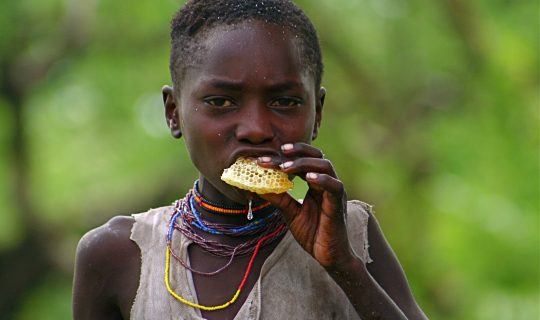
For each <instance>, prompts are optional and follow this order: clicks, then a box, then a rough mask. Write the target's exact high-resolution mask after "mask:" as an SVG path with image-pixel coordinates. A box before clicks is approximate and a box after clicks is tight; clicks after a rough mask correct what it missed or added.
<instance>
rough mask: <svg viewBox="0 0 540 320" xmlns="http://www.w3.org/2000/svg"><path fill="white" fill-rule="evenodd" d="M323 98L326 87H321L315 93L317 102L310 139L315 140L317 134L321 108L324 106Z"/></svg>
mask: <svg viewBox="0 0 540 320" xmlns="http://www.w3.org/2000/svg"><path fill="white" fill-rule="evenodd" d="M324 98H326V89H325V88H324V87H321V88H320V89H319V94H318V95H317V102H316V103H315V123H314V125H313V134H312V135H311V140H315V139H316V138H317V135H319V128H320V127H321V120H322V109H323V106H324Z"/></svg>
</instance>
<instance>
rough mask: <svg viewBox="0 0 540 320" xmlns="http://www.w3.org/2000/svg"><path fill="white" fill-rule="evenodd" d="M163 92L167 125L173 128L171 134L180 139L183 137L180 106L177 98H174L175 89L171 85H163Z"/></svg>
mask: <svg viewBox="0 0 540 320" xmlns="http://www.w3.org/2000/svg"><path fill="white" fill-rule="evenodd" d="M161 93H162V95H163V105H164V106H165V119H166V120H167V126H168V127H169V129H170V130H171V135H172V136H173V137H174V138H176V139H179V138H180V137H182V130H181V128H180V117H179V114H180V110H178V108H179V106H177V105H176V100H175V99H174V89H173V88H172V87H170V86H163V88H162V89H161Z"/></svg>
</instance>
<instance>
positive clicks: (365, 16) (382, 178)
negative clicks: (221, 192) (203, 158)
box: [0, 0, 540, 320]
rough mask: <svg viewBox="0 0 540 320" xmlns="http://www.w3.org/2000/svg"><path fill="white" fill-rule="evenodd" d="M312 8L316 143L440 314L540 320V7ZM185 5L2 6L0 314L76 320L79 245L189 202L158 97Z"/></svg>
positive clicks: (425, 302)
mask: <svg viewBox="0 0 540 320" xmlns="http://www.w3.org/2000/svg"><path fill="white" fill-rule="evenodd" d="M298 3H299V4H300V6H301V7H303V8H304V9H305V10H306V12H307V13H308V15H309V16H310V17H311V18H312V19H313V21H314V23H315V25H316V26H317V28H318V31H319V35H320V39H321V43H322V46H323V53H324V59H325V64H326V70H325V77H324V81H323V83H324V86H325V87H326V88H327V90H328V97H327V101H326V106H325V110H324V111H325V114H324V118H323V128H322V132H321V135H320V137H319V139H318V140H317V141H316V145H318V146H320V147H321V148H323V150H324V151H325V154H326V156H327V157H328V158H330V159H332V160H333V162H334V164H335V166H336V168H337V170H338V173H339V174H340V177H341V178H342V179H343V181H344V182H345V184H346V186H347V191H348V194H349V197H350V198H359V199H363V200H364V201H367V202H370V203H373V204H374V205H375V206H376V210H377V217H378V219H379V220H380V223H381V225H382V227H383V229H384V231H385V234H386V236H387V238H388V240H389V241H390V243H391V244H392V246H393V248H394V249H395V251H396V253H397V254H398V256H399V257H400V260H401V262H402V264H403V266H404V268H405V270H406V272H407V275H408V277H409V281H410V283H411V286H412V288H413V291H414V293H415V296H416V297H417V299H418V301H419V303H420V305H421V306H422V307H423V308H424V310H425V311H426V313H427V314H428V315H429V316H430V318H433V319H538V318H539V314H538V313H539V306H538V301H539V297H540V296H539V287H538V286H539V269H540V268H539V250H538V249H539V221H538V220H539V218H538V213H539V194H540V192H539V167H538V165H539V159H538V155H539V150H538V147H539V132H538V123H539V122H538V120H539V116H538V101H539V100H538V98H539V97H538V84H539V83H538V79H539V74H538V72H539V64H538V54H539V51H538V39H539V37H538V36H539V35H538V30H539V29H538V21H537V18H538V12H539V11H538V3H537V2H535V1H532V0H527V1H518V2H510V1H507V0H496V1H487V0H479V1H470V2H469V1H466V0H439V1H427V0H364V1H360V0H331V1H330V0H318V1H308V0H303V1H298ZM178 7H179V3H178V2H177V1H172V0H154V1H137V2H136V3H126V2H120V1H97V0H70V1H66V0H41V1H37V2H36V1H30V0H20V1H1V2H0V12H2V13H1V14H0V68H1V69H0V72H1V73H0V154H1V155H2V157H1V158H0V176H1V177H2V179H0V205H1V207H2V208H3V210H2V213H1V214H0V272H1V273H0V280H1V283H2V284H3V285H2V287H3V289H0V313H1V314H2V316H0V318H6V319H21V320H22V319H33V318H39V319H69V318H70V317H71V315H70V314H71V311H70V299H71V297H70V294H71V289H70V286H71V276H72V272H73V258H74V252H75V247H76V244H77V241H78V239H79V238H80V237H81V235H82V234H83V233H84V232H86V231H87V230H89V229H90V228H93V227H95V226H97V225H99V224H102V223H103V222H105V221H106V220H107V219H108V218H110V217H111V216H113V215H116V214H119V213H125V214H129V213H132V212H139V211H144V210H146V209H147V208H149V207H156V206H161V205H164V204H168V203H170V202H172V201H173V200H174V199H176V198H178V197H180V196H181V195H183V194H184V193H185V192H186V190H187V189H188V188H189V187H191V184H192V182H193V179H194V178H195V177H196V172H195V171H194V169H193V168H192V166H191V163H190V161H189V157H188V155H187V153H186V151H185V149H184V147H183V144H182V142H181V141H177V140H173V139H171V138H170V137H169V134H168V132H167V130H166V125H165V120H164V117H163V111H162V106H161V104H162V103H161V94H160V88H161V86H162V85H163V84H168V83H169V82H170V78H169V75H168V32H169V31H168V27H169V20H170V17H171V16H172V14H173V12H174V11H176V10H177V9H178ZM534 23H536V26H537V28H533V27H531V26H532V25H533V24H534ZM32 268H33V269H32Z"/></svg>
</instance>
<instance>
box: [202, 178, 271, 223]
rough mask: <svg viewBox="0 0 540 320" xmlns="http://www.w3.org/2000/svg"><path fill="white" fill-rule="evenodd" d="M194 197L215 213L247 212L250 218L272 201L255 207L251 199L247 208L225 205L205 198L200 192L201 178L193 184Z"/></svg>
mask: <svg viewBox="0 0 540 320" xmlns="http://www.w3.org/2000/svg"><path fill="white" fill-rule="evenodd" d="M192 194H193V198H195V201H197V204H199V205H200V206H201V207H203V208H205V209H208V210H211V211H213V212H215V213H221V214H247V218H248V220H251V219H253V213H254V212H256V211H258V210H261V209H264V208H266V207H268V206H269V205H270V202H264V203H263V204H260V205H258V206H256V207H254V208H252V207H251V203H252V202H251V200H249V202H248V208H247V209H246V208H245V206H242V205H229V206H223V205H220V204H218V203H215V202H212V201H210V200H208V199H206V198H204V197H203V196H202V195H201V194H200V192H199V180H195V183H194V184H193V189H192Z"/></svg>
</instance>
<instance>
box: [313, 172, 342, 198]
mask: <svg viewBox="0 0 540 320" xmlns="http://www.w3.org/2000/svg"><path fill="white" fill-rule="evenodd" d="M306 181H307V183H308V185H309V187H310V188H312V189H314V190H316V191H319V192H322V191H326V192H327V193H328V196H329V198H330V199H329V200H331V201H332V202H335V203H340V204H341V202H343V201H342V200H343V199H344V195H345V187H344V186H343V182H341V181H340V180H338V179H337V178H335V177H332V176H330V175H327V174H321V173H317V172H308V173H307V174H306Z"/></svg>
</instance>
